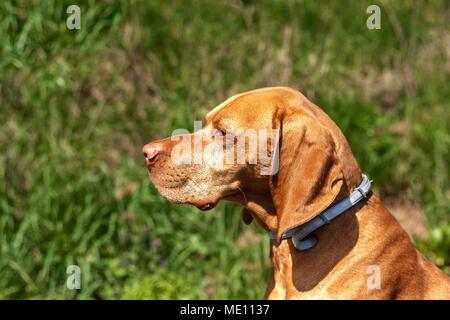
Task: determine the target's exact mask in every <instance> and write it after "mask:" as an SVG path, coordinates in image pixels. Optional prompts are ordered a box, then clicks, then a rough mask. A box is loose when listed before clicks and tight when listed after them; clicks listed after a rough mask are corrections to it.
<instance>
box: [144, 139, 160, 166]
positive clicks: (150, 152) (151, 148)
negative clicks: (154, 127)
mask: <svg viewBox="0 0 450 320" xmlns="http://www.w3.org/2000/svg"><path fill="white" fill-rule="evenodd" d="M142 153H144V157H145V161H146V162H147V165H152V164H154V163H155V161H156V160H157V159H158V148H157V146H156V145H154V144H152V143H148V144H146V145H145V146H144V147H143V148H142Z"/></svg>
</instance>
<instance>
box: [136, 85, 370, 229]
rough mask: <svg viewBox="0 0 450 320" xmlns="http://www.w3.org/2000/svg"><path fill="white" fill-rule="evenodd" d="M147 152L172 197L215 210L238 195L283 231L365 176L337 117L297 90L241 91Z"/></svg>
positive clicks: (156, 178)
mask: <svg viewBox="0 0 450 320" xmlns="http://www.w3.org/2000/svg"><path fill="white" fill-rule="evenodd" d="M143 153H144V156H145V158H146V162H147V167H148V169H149V171H150V176H151V179H152V181H153V183H154V185H155V186H156V188H157V189H158V191H159V192H160V193H161V195H163V196H164V197H165V198H167V199H168V200H169V201H171V202H175V203H185V204H192V205H195V206H196V207H198V208H200V209H202V210H207V209H211V208H213V207H214V206H215V205H216V204H217V203H218V202H219V201H220V200H232V201H235V202H238V203H240V204H242V205H243V206H244V207H245V208H247V209H250V212H247V211H246V215H245V216H244V220H246V222H249V221H251V220H250V219H249V218H250V216H249V213H252V214H253V211H255V210H256V211H258V208H259V207H261V211H265V213H266V214H267V215H269V216H273V217H274V218H276V219H275V220H276V225H274V224H272V225H269V224H270V223H265V224H266V227H268V228H271V229H276V231H277V232H278V234H279V235H281V234H282V233H283V232H284V231H286V230H287V229H290V228H292V227H295V226H297V225H299V224H302V223H304V222H306V221H308V220H310V219H312V218H313V217H314V216H315V215H317V214H318V213H320V212H321V211H322V210H323V209H325V208H326V207H328V206H329V205H330V204H331V203H332V202H333V201H335V200H336V198H338V197H339V195H340V194H342V195H344V194H348V193H349V189H351V188H353V187H354V186H356V185H357V184H358V183H359V182H360V177H361V172H360V170H359V167H358V165H357V163H356V161H355V159H354V157H353V155H352V153H351V151H350V148H349V146H348V143H347V142H346V140H345V138H344V136H343V135H342V133H341V132H340V130H339V129H338V128H337V126H336V125H335V124H334V122H333V121H332V120H331V119H330V118H329V117H328V116H327V115H326V114H325V113H324V112H323V111H322V110H320V108H318V107H317V106H315V105H314V104H312V103H311V102H310V101H308V100H307V99H306V98H305V97H304V96H303V95H302V94H300V93H299V92H297V91H295V90H292V89H289V88H266V89H258V90H254V91H250V92H246V93H243V94H240V95H236V96H233V97H232V98H230V99H228V100H226V101H225V102H223V103H222V104H220V105H219V106H217V107H216V108H214V109H213V110H212V111H211V112H209V113H208V114H207V116H206V119H205V123H204V125H203V127H202V128H201V129H200V130H198V131H196V132H194V133H192V134H189V133H187V132H182V131H181V132H176V134H175V135H172V137H170V138H166V139H163V140H158V141H154V142H151V143H148V144H146V145H145V146H144V148H143ZM344 162H345V166H344V165H343V164H344ZM344 167H345V170H344ZM254 208H256V209H254ZM259 218H260V219H258V220H262V221H263V222H266V221H269V219H263V218H261V216H259ZM263 224H264V223H263Z"/></svg>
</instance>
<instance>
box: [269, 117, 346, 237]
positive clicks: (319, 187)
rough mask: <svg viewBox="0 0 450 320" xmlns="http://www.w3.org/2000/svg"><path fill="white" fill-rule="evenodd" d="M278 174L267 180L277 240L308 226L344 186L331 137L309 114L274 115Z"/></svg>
mask: <svg viewBox="0 0 450 320" xmlns="http://www.w3.org/2000/svg"><path fill="white" fill-rule="evenodd" d="M274 117H275V119H274V123H273V125H274V126H275V127H277V128H279V144H278V147H279V170H278V173H277V174H276V175H273V176H272V177H271V179H270V190H271V194H272V199H273V203H274V205H275V210H276V214H277V220H278V230H277V238H278V239H280V238H281V235H282V234H283V233H284V232H286V231H287V230H289V229H292V228H294V227H296V226H299V225H301V224H303V223H305V222H308V221H309V220H311V219H312V218H314V217H315V216H316V215H318V214H319V213H320V212H322V211H323V210H324V209H326V208H327V207H328V206H330V205H331V204H332V203H333V201H334V200H335V199H336V197H337V196H338V194H339V193H340V191H341V188H342V187H343V185H344V179H343V173H342V170H341V166H340V163H339V159H338V157H337V156H336V150H335V143H334V141H333V139H332V137H331V133H330V132H329V131H328V130H327V129H326V128H325V127H324V126H323V125H322V124H321V123H320V122H319V120H318V119H316V118H315V117H314V116H313V115H310V114H308V113H303V112H300V111H297V112H289V113H286V112H283V113H281V114H276V115H275V116H274Z"/></svg>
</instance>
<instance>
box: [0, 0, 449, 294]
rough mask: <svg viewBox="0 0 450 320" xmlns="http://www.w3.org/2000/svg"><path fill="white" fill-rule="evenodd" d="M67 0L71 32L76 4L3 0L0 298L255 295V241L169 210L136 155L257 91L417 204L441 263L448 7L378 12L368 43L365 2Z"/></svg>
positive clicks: (258, 254)
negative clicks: (332, 125)
mask: <svg viewBox="0 0 450 320" xmlns="http://www.w3.org/2000/svg"><path fill="white" fill-rule="evenodd" d="M77 3H78V4H79V5H80V7H81V30H78V31H75V30H72V31H69V30H67V28H66V26H65V20H66V18H67V14H66V8H67V6H68V5H70V4H73V3H72V2H71V1H65V2H63V1H10V0H5V1H1V2H0V99H1V100H0V125H1V129H0V145H1V146H2V152H1V155H0V175H1V176H2V180H1V181H2V182H1V183H0V210H1V211H0V298H49V297H53V298H82V299H87V298H106V299H108V298H125V299H127V298H131V299H133V298H219V299H221V298H260V297H262V294H263V292H264V289H265V280H266V276H267V270H268V267H269V261H268V243H267V238H265V237H264V236H262V231H261V230H260V229H258V228H257V227H256V226H250V227H248V226H244V225H243V223H242V222H241V216H240V214H239V209H238V208H236V207H234V206H231V205H226V204H222V205H220V206H219V207H218V208H216V209H215V210H214V211H213V212H209V213H200V212H199V211H198V210H197V209H194V208H191V207H187V206H177V205H171V204H169V203H167V202H166V201H164V200H163V199H162V198H161V197H160V196H159V195H158V194H157V192H156V190H155V189H154V188H153V186H152V185H151V184H150V181H149V179H148V175H147V171H146V168H145V166H144V161H143V159H142V156H141V154H140V149H141V146H142V145H143V143H144V142H147V141H149V140H151V139H154V138H159V137H165V136H168V135H170V133H171V132H172V131H173V130H174V129H176V128H188V129H190V130H192V129H193V128H192V126H193V121H194V120H196V119H201V118H202V117H203V116H204V114H205V113H206V111H208V110H209V109H211V108H212V107H213V106H215V105H217V104H218V103H220V102H221V101H223V100H224V99H225V98H227V97H229V96H230V95H232V94H235V93H238V92H241V91H244V90H248V89H253V88H257V87H262V86H269V85H289V86H292V87H295V88H297V89H299V90H300V91H302V92H304V93H305V94H306V95H307V96H308V97H309V98H310V99H311V100H313V101H314V102H316V103H317V104H318V105H320V106H322V107H323V108H324V109H325V110H326V111H327V112H328V113H329V114H330V115H331V116H332V117H333V119H334V120H335V121H336V122H337V123H338V125H339V126H340V127H341V128H342V130H343V131H344V133H345V135H346V136H347V138H348V139H349V141H350V143H351V146H352V148H353V151H354V153H355V155H356V157H357V159H358V161H359V163H360V164H361V166H362V167H363V168H364V171H365V172H367V173H368V174H369V176H370V177H371V178H372V179H374V184H375V188H376V191H377V192H379V193H381V194H382V195H383V196H388V197H397V198H401V199H406V200H414V201H417V202H419V203H420V204H421V205H422V207H423V209H424V211H425V213H426V216H427V218H428V220H429V222H430V224H431V226H432V229H433V232H432V233H431V237H430V240H429V241H425V242H423V241H422V242H420V243H419V247H420V248H421V250H423V251H424V252H425V253H427V255H428V256H429V257H431V258H433V259H434V260H435V261H436V262H438V263H439V264H440V266H441V267H443V268H448V265H449V251H448V248H449V243H450V241H449V237H448V221H449V212H450V178H449V177H450V174H449V173H450V172H449V167H448V159H449V158H450V154H449V153H450V151H449V150H450V133H449V132H450V130H449V129H450V116H449V110H448V108H449V107H450V90H449V89H448V83H449V80H450V65H449V60H450V59H449V58H450V51H449V50H450V49H449V48H450V38H449V34H450V32H449V31H450V28H449V24H448V21H449V20H448V19H449V16H450V8H449V5H448V2H445V1H395V2H394V1H392V2H389V1H383V2H381V3H378V2H377V1H376V3H378V4H380V6H381V10H382V29H381V30H376V31H369V30H368V29H367V28H366V25H365V23H366V18H367V14H366V13H365V10H366V8H367V6H368V5H370V4H372V3H373V1H357V2H354V1H332V2H329V1H312V0H311V1H309V0H305V1H242V2H241V1H238V0H235V1H230V2H228V1H192V2H191V1H181V0H180V1H174V3H173V4H170V5H168V4H167V2H166V1H156V0H155V1H146V2H143V1H117V2H113V1H78V2H77ZM436 230H437V231H436ZM70 264H78V265H79V266H80V267H81V269H82V289H81V290H79V291H77V292H74V291H71V290H68V289H66V286H65V281H66V277H67V275H66V267H67V266H68V265H70Z"/></svg>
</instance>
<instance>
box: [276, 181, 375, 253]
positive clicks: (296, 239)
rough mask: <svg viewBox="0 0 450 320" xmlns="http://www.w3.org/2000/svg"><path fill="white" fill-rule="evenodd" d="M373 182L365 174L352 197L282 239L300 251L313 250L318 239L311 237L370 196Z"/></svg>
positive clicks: (285, 234) (288, 232) (340, 201)
mask: <svg viewBox="0 0 450 320" xmlns="http://www.w3.org/2000/svg"><path fill="white" fill-rule="evenodd" d="M371 182H372V181H371V180H369V178H368V177H367V176H366V175H365V174H363V175H362V181H361V183H360V185H359V186H358V187H356V188H355V190H354V191H353V192H352V194H351V195H350V196H348V197H346V198H344V199H341V200H339V201H338V202H337V203H335V204H334V205H333V206H332V207H328V208H327V209H325V211H322V213H320V214H319V215H318V216H316V217H315V218H314V219H312V220H310V221H308V222H307V223H304V224H302V225H300V226H298V227H295V228H293V229H289V230H288V231H286V232H285V233H283V235H282V236H281V239H282V240H284V239H288V238H291V240H292V243H293V244H294V247H295V248H296V249H297V250H298V251H305V250H308V249H311V248H313V247H314V246H315V245H316V244H317V238H316V237H314V236H310V235H311V234H312V233H313V232H314V231H316V230H317V229H319V228H320V227H322V226H323V225H325V224H328V223H330V221H331V220H333V219H335V218H336V217H338V216H339V215H341V214H342V213H344V212H345V211H347V210H348V209H350V208H351V207H353V206H354V205H356V204H357V203H358V202H360V201H361V200H363V199H365V198H366V197H367V196H368V195H369V192H370V187H371ZM268 233H269V237H270V238H271V239H276V234H275V232H273V231H269V232H268Z"/></svg>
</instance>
